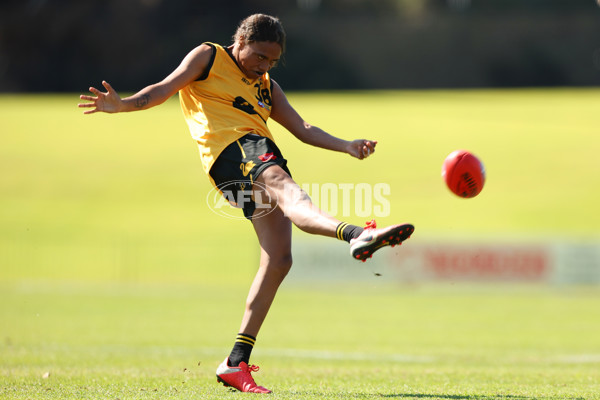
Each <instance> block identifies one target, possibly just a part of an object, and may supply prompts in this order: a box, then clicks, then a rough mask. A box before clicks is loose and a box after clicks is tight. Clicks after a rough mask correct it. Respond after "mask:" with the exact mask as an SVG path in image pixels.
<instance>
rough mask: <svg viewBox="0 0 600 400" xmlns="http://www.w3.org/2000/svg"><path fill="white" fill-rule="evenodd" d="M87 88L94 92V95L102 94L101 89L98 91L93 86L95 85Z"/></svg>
mask: <svg viewBox="0 0 600 400" xmlns="http://www.w3.org/2000/svg"><path fill="white" fill-rule="evenodd" d="M89 90H90V92H92V93H94V94H95V95H96V96H100V95H101V94H102V92H101V91H99V90H98V89H96V88H95V87H93V86H90V89H89Z"/></svg>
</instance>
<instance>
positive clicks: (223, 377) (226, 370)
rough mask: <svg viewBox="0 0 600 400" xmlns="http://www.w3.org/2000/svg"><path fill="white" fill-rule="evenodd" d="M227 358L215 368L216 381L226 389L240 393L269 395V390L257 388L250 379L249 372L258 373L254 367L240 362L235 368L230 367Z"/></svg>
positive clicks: (252, 379)
mask: <svg viewBox="0 0 600 400" xmlns="http://www.w3.org/2000/svg"><path fill="white" fill-rule="evenodd" d="M228 361H229V359H228V358H226V359H225V361H223V362H222V363H221V365H219V367H218V368H217V381H218V382H220V383H222V384H223V385H225V386H227V387H229V386H230V387H232V388H235V389H237V390H239V391H240V392H250V393H271V391H270V390H269V389H266V388H264V387H262V386H258V385H257V384H256V382H254V378H252V375H251V372H256V371H258V369H259V368H258V367H257V366H256V365H250V366H249V365H248V364H246V363H245V362H243V361H242V362H241V363H240V365H239V366H237V367H230V366H229V365H227V362H228Z"/></svg>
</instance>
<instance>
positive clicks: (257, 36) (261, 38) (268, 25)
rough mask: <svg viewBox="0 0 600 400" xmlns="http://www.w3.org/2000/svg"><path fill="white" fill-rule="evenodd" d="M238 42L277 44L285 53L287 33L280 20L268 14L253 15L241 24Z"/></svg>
mask: <svg viewBox="0 0 600 400" xmlns="http://www.w3.org/2000/svg"><path fill="white" fill-rule="evenodd" d="M238 40H244V41H245V42H246V43H249V42H275V43H277V44H279V45H280V46H281V50H282V51H285V31H284V30H283V26H282V25H281V22H280V21H279V19H278V18H276V17H272V16H270V15H266V14H253V15H251V16H249V17H247V18H245V19H244V20H242V22H240V24H239V25H238V28H237V30H236V31H235V34H234V35H233V41H234V43H235V42H236V41H238Z"/></svg>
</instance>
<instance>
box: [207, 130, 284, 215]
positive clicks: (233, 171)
mask: <svg viewBox="0 0 600 400" xmlns="http://www.w3.org/2000/svg"><path fill="white" fill-rule="evenodd" d="M272 165H279V166H280V167H281V168H283V170H284V171H285V172H286V173H287V174H288V175H289V176H292V174H291V173H290V171H289V170H288V168H287V160H286V159H285V158H283V156H282V155H281V151H280V150H279V148H278V147H277V145H276V144H275V142H273V141H272V140H271V139H269V138H266V137H264V136H259V135H256V134H253V133H250V134H248V135H246V136H243V137H241V138H240V139H238V140H236V141H235V142H233V143H231V144H230V145H229V146H227V147H226V148H225V149H224V150H223V151H222V152H221V154H219V157H217V159H216V161H215V162H214V164H213V166H212V167H211V169H210V172H209V174H210V177H211V178H212V180H213V181H214V183H215V185H216V186H217V189H219V190H220V191H221V193H222V194H223V196H225V198H226V199H227V201H229V203H230V204H232V205H234V206H235V207H239V208H242V209H243V211H244V216H245V217H246V218H247V219H249V220H252V215H253V214H254V211H255V210H256V203H255V202H254V201H253V200H252V199H251V198H250V197H251V196H249V195H247V194H248V193H249V192H250V191H251V190H252V187H253V185H254V181H255V180H256V178H258V177H259V176H260V174H261V173H262V172H263V171H264V170H265V169H267V168H269V167H270V166H272Z"/></svg>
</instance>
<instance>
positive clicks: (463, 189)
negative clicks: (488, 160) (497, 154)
mask: <svg viewBox="0 0 600 400" xmlns="http://www.w3.org/2000/svg"><path fill="white" fill-rule="evenodd" d="M442 178H444V181H445V182H446V185H447V186H448V188H449V189H450V190H451V191H452V193H454V194H455V195H457V196H460V197H465V198H469V197H475V196H477V195H478V194H479V193H480V192H481V189H483V184H484V183H485V168H484V167H483V164H482V163H481V161H479V159H478V158H477V157H475V156H474V155H473V154H471V153H469V152H468V151H466V150H456V151H453V152H452V153H450V154H449V155H448V157H446V159H445V160H444V164H443V165H442Z"/></svg>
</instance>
